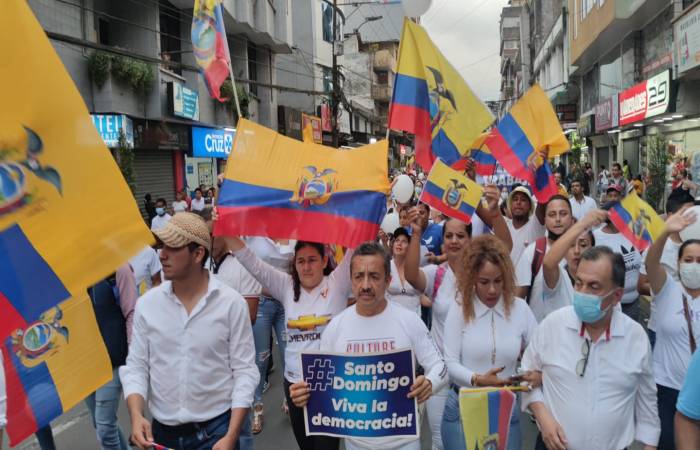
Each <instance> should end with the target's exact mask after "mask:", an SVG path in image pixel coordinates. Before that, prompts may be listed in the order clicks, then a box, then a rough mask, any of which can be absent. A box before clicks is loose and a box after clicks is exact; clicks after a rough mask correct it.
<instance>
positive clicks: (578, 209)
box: [569, 195, 598, 220]
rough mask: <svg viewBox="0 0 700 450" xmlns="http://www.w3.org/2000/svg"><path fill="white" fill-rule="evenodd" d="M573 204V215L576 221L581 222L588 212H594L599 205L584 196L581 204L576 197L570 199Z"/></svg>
mask: <svg viewBox="0 0 700 450" xmlns="http://www.w3.org/2000/svg"><path fill="white" fill-rule="evenodd" d="M569 202H570V203H571V215H572V216H574V218H575V219H576V220H581V219H582V218H583V216H585V215H586V213H588V211H591V210H594V209H596V208H597V207H598V204H597V203H596V202H595V200H593V199H592V198H591V197H589V196H587V195H584V196H583V200H582V201H581V202H580V203H579V201H578V200H576V197H574V196H573V195H572V196H571V197H570V198H569Z"/></svg>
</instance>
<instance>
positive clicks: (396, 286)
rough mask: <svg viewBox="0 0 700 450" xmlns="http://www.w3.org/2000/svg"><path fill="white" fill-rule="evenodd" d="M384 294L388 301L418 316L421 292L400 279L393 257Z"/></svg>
mask: <svg viewBox="0 0 700 450" xmlns="http://www.w3.org/2000/svg"><path fill="white" fill-rule="evenodd" d="M419 270H420V269H419ZM385 296H386V299H387V300H389V301H390V302H394V303H396V304H397V305H399V306H402V307H404V308H406V309H408V310H410V311H413V312H415V313H417V314H418V316H419V317H420V296H421V292H420V291H419V290H417V289H416V288H414V287H413V285H412V284H411V283H409V282H408V281H403V282H402V281H401V274H399V269H398V267H396V263H395V262H394V260H393V259H392V260H391V282H390V283H389V287H388V288H387V290H386V294H385Z"/></svg>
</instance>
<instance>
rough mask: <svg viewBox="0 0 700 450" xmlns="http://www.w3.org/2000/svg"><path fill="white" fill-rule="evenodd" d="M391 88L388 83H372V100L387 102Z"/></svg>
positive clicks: (389, 98)
mask: <svg viewBox="0 0 700 450" xmlns="http://www.w3.org/2000/svg"><path fill="white" fill-rule="evenodd" d="M392 91H393V88H391V87H389V86H388V85H377V84H375V85H373V86H372V100H374V101H377V102H388V101H389V100H391V93H392Z"/></svg>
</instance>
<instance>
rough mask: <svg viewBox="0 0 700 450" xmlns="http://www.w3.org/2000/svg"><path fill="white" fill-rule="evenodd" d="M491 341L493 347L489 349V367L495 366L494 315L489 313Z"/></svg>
mask: <svg viewBox="0 0 700 450" xmlns="http://www.w3.org/2000/svg"><path fill="white" fill-rule="evenodd" d="M491 341H492V342H493V347H492V349H491V365H492V366H495V365H496V318H495V313H494V312H493V311H491Z"/></svg>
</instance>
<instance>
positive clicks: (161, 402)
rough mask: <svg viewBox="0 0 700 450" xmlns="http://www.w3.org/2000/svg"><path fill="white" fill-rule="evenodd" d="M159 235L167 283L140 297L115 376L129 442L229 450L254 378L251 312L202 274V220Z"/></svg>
mask: <svg viewBox="0 0 700 450" xmlns="http://www.w3.org/2000/svg"><path fill="white" fill-rule="evenodd" d="M156 235H157V236H158V238H159V239H160V240H161V241H162V242H163V244H164V247H163V250H162V251H161V256H160V259H161V263H162V265H163V273H164V275H165V278H166V280H168V281H166V282H164V283H162V284H161V285H160V286H158V287H156V288H153V289H151V290H150V291H148V292H147V293H146V295H144V296H143V297H142V298H140V299H139V301H138V303H137V305H136V313H135V317H134V327H133V332H132V341H131V347H130V348H129V356H128V358H127V361H126V366H124V367H122V368H121V370H120V377H121V380H122V384H123V387H124V397H125V398H126V400H127V406H128V408H129V414H130V416H131V429H132V440H133V441H134V443H135V444H136V445H137V446H138V447H139V448H140V449H147V448H151V447H152V446H153V445H154V444H155V443H157V444H160V445H163V446H165V447H172V448H187V449H193V450H198V449H212V448H213V449H215V450H223V449H232V448H234V446H237V441H238V437H239V432H240V429H241V425H242V424H243V421H244V419H245V417H246V415H247V414H248V410H249V408H250V405H251V403H252V401H253V391H254V390H255V387H256V385H257V383H258V380H259V374H258V369H257V366H256V365H255V348H254V345H253V333H252V331H251V325H250V319H249V317H248V308H247V306H246V303H245V300H243V298H242V297H241V295H240V294H238V293H237V292H235V291H234V290H233V289H231V288H229V287H228V286H226V285H225V284H223V283H221V282H220V281H218V280H217V279H216V278H214V277H212V276H210V275H209V272H208V271H207V270H206V269H205V268H204V263H205V262H206V260H207V258H208V256H209V255H208V253H209V251H208V249H209V248H210V245H211V237H210V236H209V230H208V228H207V225H206V224H205V223H204V221H203V220H202V218H201V217H199V216H197V215H196V214H192V213H187V212H183V213H179V214H177V215H176V216H174V217H173V218H172V220H171V221H170V222H169V223H168V224H167V225H166V226H165V227H164V228H162V229H160V230H157V231H156ZM149 394H150V395H149ZM146 398H148V399H149V402H148V406H149V410H150V412H151V415H152V416H153V425H152V426H151V424H150V423H149V422H148V420H146V418H145V417H144V406H145V405H144V404H145V399H146Z"/></svg>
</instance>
